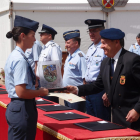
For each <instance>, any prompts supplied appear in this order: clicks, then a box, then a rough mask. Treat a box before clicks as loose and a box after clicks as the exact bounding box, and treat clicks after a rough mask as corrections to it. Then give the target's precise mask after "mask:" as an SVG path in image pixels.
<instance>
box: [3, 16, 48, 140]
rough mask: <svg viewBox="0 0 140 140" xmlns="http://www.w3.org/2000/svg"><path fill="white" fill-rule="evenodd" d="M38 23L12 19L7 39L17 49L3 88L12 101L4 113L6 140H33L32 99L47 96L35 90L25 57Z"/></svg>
mask: <svg viewBox="0 0 140 140" xmlns="http://www.w3.org/2000/svg"><path fill="white" fill-rule="evenodd" d="M38 25H39V23H38V22H36V21H33V20H30V19H27V18H24V17H21V16H17V15H16V16H15V21H14V28H13V29H12V31H10V32H8V33H7V35H6V37H7V38H13V40H14V41H15V42H16V47H15V49H14V50H13V51H12V53H11V54H10V55H9V57H8V59H7V61H6V64H5V68H4V69H5V86H6V90H7V92H8V97H9V98H11V102H10V103H9V105H8V107H7V110H6V120H7V123H8V126H9V128H8V140H35V135H36V126H37V116H38V115H37V109H36V103H35V99H34V98H35V97H38V96H39V95H40V96H45V95H48V90H47V89H45V88H40V89H39V90H35V75H34V72H33V71H32V68H31V66H30V64H29V62H28V59H27V58H26V56H25V51H26V49H27V48H31V47H32V46H33V44H34V42H35V32H36V30H37V29H38Z"/></svg>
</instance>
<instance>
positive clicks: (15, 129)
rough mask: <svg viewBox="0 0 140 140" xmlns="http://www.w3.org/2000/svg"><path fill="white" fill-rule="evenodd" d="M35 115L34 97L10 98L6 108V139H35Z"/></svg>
mask: <svg viewBox="0 0 140 140" xmlns="http://www.w3.org/2000/svg"><path fill="white" fill-rule="evenodd" d="M37 117H38V115H37V109H36V103H35V100H34V99H11V102H10V104H9V105H8V107H7V110H6V120H7V123H8V126H9V128H8V140H35V135H36V125H37Z"/></svg>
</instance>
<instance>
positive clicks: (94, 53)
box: [85, 42, 106, 82]
mask: <svg viewBox="0 0 140 140" xmlns="http://www.w3.org/2000/svg"><path fill="white" fill-rule="evenodd" d="M100 47H101V42H99V43H98V44H96V45H94V44H92V45H91V46H90V47H89V49H88V51H87V54H86V64H87V70H86V74H85V81H86V82H93V81H95V80H96V78H97V76H98V75H99V72H100V65H101V62H102V61H103V59H104V58H105V57H106V55H105V54H104V50H103V49H101V48H100Z"/></svg>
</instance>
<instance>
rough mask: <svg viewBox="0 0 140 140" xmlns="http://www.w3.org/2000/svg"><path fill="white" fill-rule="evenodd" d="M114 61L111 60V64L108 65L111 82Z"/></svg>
mask: <svg viewBox="0 0 140 140" xmlns="http://www.w3.org/2000/svg"><path fill="white" fill-rule="evenodd" d="M114 61H115V60H114V59H111V61H110V62H111V64H110V80H111V81H112V78H113V74H114Z"/></svg>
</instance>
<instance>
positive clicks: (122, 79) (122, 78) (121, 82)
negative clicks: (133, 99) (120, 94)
mask: <svg viewBox="0 0 140 140" xmlns="http://www.w3.org/2000/svg"><path fill="white" fill-rule="evenodd" d="M125 80H126V79H125V76H124V75H121V78H120V84H121V85H124V84H125Z"/></svg>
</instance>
